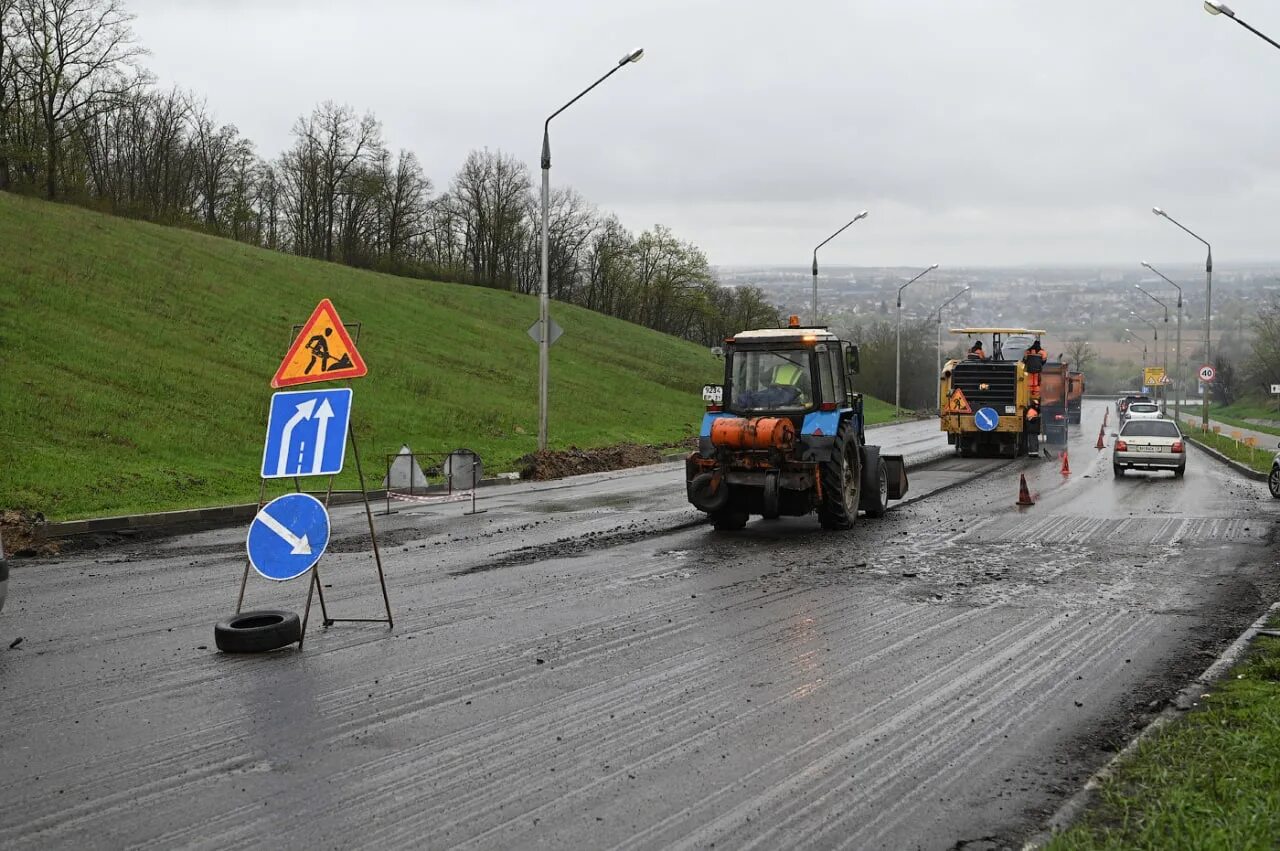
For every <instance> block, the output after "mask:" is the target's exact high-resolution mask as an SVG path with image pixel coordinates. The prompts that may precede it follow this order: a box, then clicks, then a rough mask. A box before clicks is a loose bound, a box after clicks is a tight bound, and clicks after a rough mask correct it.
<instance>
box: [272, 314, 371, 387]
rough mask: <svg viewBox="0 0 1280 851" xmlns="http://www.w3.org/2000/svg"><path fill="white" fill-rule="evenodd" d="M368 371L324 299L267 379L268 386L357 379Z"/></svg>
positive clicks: (336, 316) (353, 344)
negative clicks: (269, 381)
mask: <svg viewBox="0 0 1280 851" xmlns="http://www.w3.org/2000/svg"><path fill="white" fill-rule="evenodd" d="M368 372H369V368H368V367H366V366H365V364H364V358H362V357H360V353H359V352H358V351H356V344H355V343H354V342H352V340H351V335H350V334H348V333H347V329H346V327H345V326H344V325H343V324H342V320H341V319H339V318H338V311H336V310H334V307H333V304H332V302H330V301H329V299H327V298H326V299H325V300H324V301H322V302H320V303H319V304H318V305H316V309H315V310H314V311H312V313H311V318H310V319H308V320H307V323H306V324H305V325H303V326H302V333H300V334H299V335H298V336H297V339H295V340H294V341H293V345H292V346H290V347H289V353H288V354H287V355H285V356H284V363H282V364H280V368H279V369H277V370H276V374H275V377H274V378H272V379H271V386H272V387H289V386H292V385H294V384H307V383H309V382H313V381H337V380H339V379H342V378H360V377H361V376H363V375H367V374H368Z"/></svg>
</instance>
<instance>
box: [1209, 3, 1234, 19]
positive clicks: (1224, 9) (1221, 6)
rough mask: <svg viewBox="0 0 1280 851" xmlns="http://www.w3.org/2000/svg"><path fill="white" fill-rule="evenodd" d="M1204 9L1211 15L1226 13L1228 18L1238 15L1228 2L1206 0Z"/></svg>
mask: <svg viewBox="0 0 1280 851" xmlns="http://www.w3.org/2000/svg"><path fill="white" fill-rule="evenodd" d="M1204 10H1205V11H1206V12H1208V13H1209V14H1210V15H1226V16H1227V17H1228V18H1234V17H1235V16H1236V13H1235V12H1233V11H1231V7H1230V6H1228V5H1227V4H1226V3H1216V2H1214V0H1204Z"/></svg>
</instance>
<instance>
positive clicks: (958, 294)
mask: <svg viewBox="0 0 1280 851" xmlns="http://www.w3.org/2000/svg"><path fill="white" fill-rule="evenodd" d="M969 289H970V288H969V287H965V288H964V289H962V290H960V292H958V293H956V294H955V295H953V296H952V297H951V298H949V299H947V300H946V301H944V302H943V303H942V304H940V305H938V306H937V307H936V308H934V309H933V310H932V311H931V312H930V313H929V315H930V316H932V315H933V314H935V313H936V314H937V315H938V379H939V380H941V379H942V308H944V307H946V306H947V305H948V304H951V302H953V301H955V300H956V299H958V298H960V296H962V295H964V294H965V293H967V292H968V291H969ZM939 392H941V391H939ZM938 413H939V414H941V413H942V398H941V396H939V398H938Z"/></svg>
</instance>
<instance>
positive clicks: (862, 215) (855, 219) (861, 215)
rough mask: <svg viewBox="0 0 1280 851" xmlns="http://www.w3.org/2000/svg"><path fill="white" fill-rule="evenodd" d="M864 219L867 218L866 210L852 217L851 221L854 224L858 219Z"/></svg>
mask: <svg viewBox="0 0 1280 851" xmlns="http://www.w3.org/2000/svg"><path fill="white" fill-rule="evenodd" d="M866 217H867V211H866V210H863V211H862V212H861V213H859V214H858V215H856V216H854V217H853V220H854V221H855V222H856V221H857V220H858V219H865V218H866Z"/></svg>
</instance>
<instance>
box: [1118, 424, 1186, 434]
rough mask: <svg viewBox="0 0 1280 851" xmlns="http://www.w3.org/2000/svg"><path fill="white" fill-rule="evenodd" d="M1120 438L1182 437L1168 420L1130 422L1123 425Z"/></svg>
mask: <svg viewBox="0 0 1280 851" xmlns="http://www.w3.org/2000/svg"><path fill="white" fill-rule="evenodd" d="M1120 436H1121V437H1182V432H1180V431H1178V427H1177V426H1176V425H1174V424H1173V423H1171V422H1169V421H1168V420H1132V421H1130V422H1128V423H1125V426H1124V428H1123V429H1121V431H1120Z"/></svg>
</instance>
